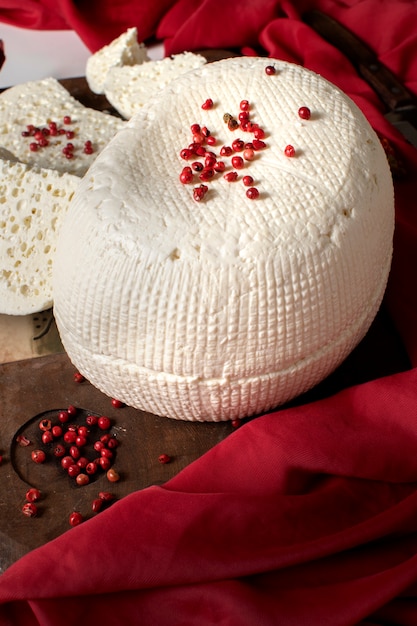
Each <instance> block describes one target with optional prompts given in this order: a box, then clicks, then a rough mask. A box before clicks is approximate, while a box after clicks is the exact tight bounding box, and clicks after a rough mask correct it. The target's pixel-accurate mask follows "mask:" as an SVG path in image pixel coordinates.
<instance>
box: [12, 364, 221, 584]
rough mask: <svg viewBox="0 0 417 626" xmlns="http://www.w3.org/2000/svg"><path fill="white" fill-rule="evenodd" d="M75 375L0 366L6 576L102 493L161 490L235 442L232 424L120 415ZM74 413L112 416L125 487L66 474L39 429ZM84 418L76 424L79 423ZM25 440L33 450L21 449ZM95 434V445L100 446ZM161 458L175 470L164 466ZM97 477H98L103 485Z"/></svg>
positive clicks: (87, 511) (58, 368) (63, 369)
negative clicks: (42, 452) (29, 508)
mask: <svg viewBox="0 0 417 626" xmlns="http://www.w3.org/2000/svg"><path fill="white" fill-rule="evenodd" d="M75 371H76V370H75V369H74V367H73V366H72V364H71V363H70V361H69V359H68V357H67V355H66V354H64V353H63V354H56V355H47V356H43V357H39V358H35V359H26V360H23V361H16V362H13V363H6V364H3V365H0V390H1V403H0V454H2V456H3V462H2V464H1V465H0V486H1V496H0V542H1V544H0V545H1V550H0V572H2V571H4V570H5V569H6V567H8V566H9V565H10V564H11V563H12V562H13V561H15V560H16V559H18V558H19V557H20V556H22V555H23V554H25V553H26V552H28V551H29V550H32V549H33V548H36V547H37V546H40V545H42V544H44V543H46V542H47V541H49V540H51V539H53V538H54V537H57V536H58V535H60V534H62V533H63V532H65V531H66V530H68V529H70V526H69V523H68V517H69V515H70V513H71V512H72V511H73V510H78V511H80V512H81V513H82V514H83V515H84V516H85V518H88V517H91V516H92V515H94V513H93V512H92V510H91V504H92V501H93V500H94V499H95V498H97V495H98V492H99V491H111V492H112V493H114V494H115V495H116V496H117V498H121V497H123V496H125V495H127V494H128V493H131V492H133V491H135V490H137V489H143V488H145V487H147V486H149V485H152V484H161V483H164V482H165V481H166V480H168V479H169V478H171V477H172V476H174V475H175V474H177V473H178V472H179V471H180V470H181V469H182V468H183V467H185V466H187V465H188V464H189V463H191V462H192V461H194V460H195V459H196V458H198V457H199V456H201V455H202V454H204V452H206V451H207V450H209V449H210V448H211V447H213V446H214V445H215V444H216V443H218V442H219V441H221V440H222V439H224V438H225V437H226V436H227V435H229V434H230V433H231V432H232V431H233V428H232V426H231V425H230V423H191V422H178V421H176V420H169V419H167V418H164V417H157V416H154V415H150V414H147V413H143V412H141V411H138V410H135V409H132V408H129V407H122V408H119V409H117V408H114V407H113V406H112V404H111V399H110V398H108V397H107V396H105V395H104V394H102V393H101V392H100V391H98V390H97V389H95V388H94V387H92V385H90V383H88V382H86V381H84V382H82V383H76V382H74V379H73V376H74V373H75ZM69 405H74V406H75V407H77V408H78V409H84V410H85V412H91V413H95V414H102V415H107V416H108V417H110V419H111V421H112V428H111V431H110V432H111V433H113V434H114V435H115V436H116V437H117V439H118V441H119V442H120V445H119V446H118V448H117V449H116V458H115V461H114V468H115V469H117V471H118V472H119V474H120V477H121V478H120V481H118V482H117V483H110V482H109V481H108V480H107V478H106V474H105V472H98V473H97V474H96V475H95V480H94V481H92V482H90V484H88V485H86V486H82V487H80V486H78V485H76V483H75V481H74V479H71V478H69V476H68V475H67V474H66V473H65V471H64V470H62V468H61V467H60V463H59V460H57V459H56V458H55V457H54V456H53V454H52V449H51V450H50V452H49V449H50V448H52V446H43V445H42V443H41V441H40V437H41V435H42V432H41V430H40V429H39V422H40V420H41V419H42V418H43V417H47V418H49V419H50V418H52V421H55V422H56V423H58V419H57V415H58V412H59V410H60V409H66V408H67V407H68V406H69ZM84 415H85V413H81V411H79V416H80V417H79V418H78V417H77V416H76V417H75V418H74V419H73V420H71V422H77V421H81V420H82V419H83V416H84ZM21 434H23V435H24V436H25V437H26V438H27V439H29V440H30V442H31V443H30V444H29V445H27V446H22V445H20V444H19V443H18V441H17V440H18V437H19V435H21ZM100 434H104V433H103V432H101V433H100V432H99V433H98V434H97V436H96V434H95V433H92V439H91V441H93V440H96V439H97V438H98V436H99V435H100ZM40 447H42V448H44V449H46V450H47V453H48V458H47V461H46V462H45V463H44V464H41V465H38V464H36V463H34V462H33V461H32V459H31V452H32V451H33V450H34V449H36V448H40ZM160 454H168V455H169V456H170V457H171V459H172V460H171V462H170V463H167V464H161V463H160V462H159V460H158V457H159V455H160ZM97 476H98V477H97ZM29 487H37V488H38V489H39V490H40V491H41V493H42V498H41V500H40V501H39V503H38V504H39V515H38V516H37V517H34V518H28V517H26V516H25V515H23V513H22V511H21V509H22V506H23V504H24V502H25V494H26V491H27V489H28V488H29Z"/></svg>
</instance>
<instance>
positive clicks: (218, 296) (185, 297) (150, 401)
mask: <svg viewBox="0 0 417 626" xmlns="http://www.w3.org/2000/svg"><path fill="white" fill-rule="evenodd" d="M242 144H243V145H242ZM221 163H223V164H224V165H221ZM197 164H199V165H197ZM187 168H188V169H187ZM201 168H203V169H201ZM222 170H223V171H222ZM246 177H251V178H246ZM245 183H246V185H247V186H245ZM393 228H394V198H393V185H392V179H391V175H390V170H389V166H388V163H387V159H386V156H385V153H384V150H383V149H382V147H381V145H380V142H379V140H378V138H377V136H376V134H375V133H374V131H373V130H372V128H371V127H370V125H369V123H368V122H367V120H366V119H365V117H364V116H363V114H362V113H361V112H360V110H359V109H358V108H357V106H356V105H355V104H354V103H353V102H352V101H351V100H350V99H349V98H348V97H347V96H346V95H345V94H343V93H342V92H341V91H340V90H339V89H337V88H336V87H335V86H333V85H332V84H330V83H329V82H327V81H326V80H325V79H323V78H322V77H320V76H318V75H316V74H315V73H313V72H311V71H308V70H306V69H304V68H302V67H299V66H297V65H293V64H289V63H285V62H282V61H275V60H274V61H272V60H271V59H262V58H234V59H228V60H224V61H219V62H216V63H213V64H207V65H205V66H204V67H202V68H200V69H198V70H196V71H192V72H188V73H187V74H185V75H183V76H182V77H180V78H178V79H177V80H175V81H173V82H172V83H170V84H169V85H168V86H167V87H166V88H165V90H164V91H163V92H161V93H159V94H158V95H157V96H156V97H155V98H154V99H153V100H152V102H149V103H148V104H146V105H144V107H143V108H142V110H141V111H140V112H139V113H137V114H136V115H135V116H134V117H133V118H132V119H131V120H130V121H129V122H128V123H127V124H126V126H125V127H124V128H123V129H122V130H121V131H120V132H119V133H118V134H117V135H116V136H115V137H114V139H113V140H112V141H111V142H110V144H109V145H108V146H107V147H106V148H105V149H104V150H103V152H102V153H101V155H100V156H99V157H98V158H97V160H96V161H95V163H94V164H93V165H92V167H91V169H90V171H89V172H88V174H87V175H86V176H85V177H84V179H83V181H82V182H81V184H80V186H79V188H78V189H77V191H76V193H75V196H74V200H73V202H72V203H71V207H70V209H69V211H68V213H67V216H66V218H65V220H64V224H63V227H62V230H61V235H60V238H59V245H58V247H57V255H56V258H55V264H54V283H53V284H54V300H55V317H56V321H57V325H58V328H59V331H60V334H61V339H62V342H63V345H64V347H65V349H66V351H67V353H68V355H69V357H70V359H71V360H72V362H73V363H74V364H75V366H76V367H77V368H78V369H79V370H80V371H81V372H82V373H83V374H84V375H85V376H86V377H87V379H89V380H90V381H91V382H92V383H93V385H95V386H96V387H98V388H99V389H100V390H102V391H103V392H104V393H106V394H108V395H109V396H111V397H115V398H118V399H120V400H122V401H123V402H125V403H127V404H128V405H131V406H134V407H136V408H139V409H142V410H145V411H148V412H151V413H154V414H158V415H163V416H167V417H170V418H175V419H182V420H201V421H202V420H207V421H216V420H229V419H239V418H243V417H246V416H251V415H257V414H260V413H263V412H265V411H268V410H270V409H273V408H274V407H277V406H279V405H281V404H282V403H285V402H286V401H288V400H290V399H291V398H294V397H295V396H297V395H298V394H301V393H302V392H304V391H306V390H307V389H309V388H311V387H312V386H314V385H315V384H317V383H318V382H319V381H321V380H322V379H323V378H324V377H326V376H327V375H328V374H329V373H330V372H331V371H332V370H334V369H335V368H336V367H337V366H338V365H339V364H340V363H341V362H342V361H343V359H345V357H346V356H347V355H348V354H349V352H350V351H351V350H352V349H353V348H354V347H355V346H356V345H357V343H358V342H359V341H360V340H361V339H362V337H363V336H364V335H365V333H366V332H367V330H368V328H369V326H370V324H371V322H372V320H373V318H374V316H375V314H376V312H377V310H378V308H379V306H380V303H381V299H382V297H383V294H384V290H385V286H386V282H387V277H388V273H389V269H390V263H391V255H392V239H393ZM68 302H71V306H68Z"/></svg>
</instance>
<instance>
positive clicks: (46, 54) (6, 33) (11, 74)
mask: <svg viewBox="0 0 417 626" xmlns="http://www.w3.org/2000/svg"><path fill="white" fill-rule="evenodd" d="M0 39H2V40H3V44H4V49H5V53H6V62H5V63H4V65H3V67H2V69H1V71H0V88H4V87H10V86H12V85H16V84H18V83H23V82H27V81H29V80H40V79H42V78H47V77H49V76H52V77H53V78H72V77H76V76H85V64H86V61H87V59H88V57H89V56H90V55H91V52H90V51H89V49H88V48H87V47H86V46H85V44H84V43H83V42H82V41H81V39H80V38H79V37H78V35H77V34H76V33H74V32H73V31H69V30H65V31H62V30H59V31H36V30H28V29H24V28H16V27H14V26H9V25H8V24H3V23H0ZM148 54H149V57H150V58H151V59H158V58H162V56H163V49H162V46H155V47H153V48H151V49H150V50H149V52H148Z"/></svg>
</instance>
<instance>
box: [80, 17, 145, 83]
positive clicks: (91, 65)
mask: <svg viewBox="0 0 417 626" xmlns="http://www.w3.org/2000/svg"><path fill="white" fill-rule="evenodd" d="M137 36H138V32H137V28H136V27H132V28H128V29H127V31H125V32H124V33H122V34H121V35H120V36H119V37H117V39H114V40H113V41H112V42H110V43H109V44H108V45H107V46H103V48H100V50H98V51H97V52H95V53H94V54H92V55H91V56H90V57H88V59H87V63H86V68H85V77H86V79H87V83H88V86H89V87H90V89H91V91H93V92H94V93H97V94H101V93H104V83H105V81H106V76H107V72H108V71H109V70H110V68H112V67H122V66H124V65H139V64H141V63H145V62H147V61H149V57H148V51H147V49H146V46H145V45H144V44H143V43H139V42H138V39H137Z"/></svg>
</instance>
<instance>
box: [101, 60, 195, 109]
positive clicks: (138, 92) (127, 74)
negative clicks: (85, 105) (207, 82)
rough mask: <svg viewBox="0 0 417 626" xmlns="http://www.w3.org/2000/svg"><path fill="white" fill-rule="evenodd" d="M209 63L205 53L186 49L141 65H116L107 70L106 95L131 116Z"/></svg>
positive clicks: (117, 107)
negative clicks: (153, 98)
mask: <svg viewBox="0 0 417 626" xmlns="http://www.w3.org/2000/svg"><path fill="white" fill-rule="evenodd" d="M206 63H207V61H206V59H205V58H204V57H203V56H202V55H201V54H194V53H193V52H182V53H181V54H174V55H173V56H172V57H165V58H164V59H161V60H159V61H148V62H147V63H142V64H140V65H123V66H114V67H112V68H110V69H109V71H108V72H107V75H106V79H105V81H104V88H103V89H104V94H105V96H106V98H107V100H108V101H109V102H110V104H111V105H112V106H113V107H114V108H115V109H116V111H117V112H118V113H119V114H120V115H121V116H122V117H124V118H125V119H130V118H131V117H132V116H133V115H134V114H135V113H137V112H138V111H139V110H140V109H141V108H142V107H143V106H144V104H145V103H146V102H148V100H149V99H150V98H151V97H152V96H154V95H155V94H156V93H158V91H160V90H161V89H164V87H166V86H167V85H168V84H169V83H170V82H171V81H173V80H175V79H176V78H178V77H179V76H181V75H182V74H185V73H186V72H189V71H192V70H195V69H197V68H199V67H202V66H203V65H205V64H206Z"/></svg>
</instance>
